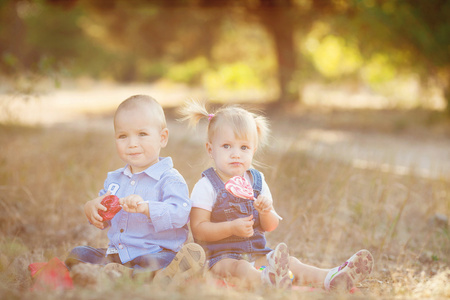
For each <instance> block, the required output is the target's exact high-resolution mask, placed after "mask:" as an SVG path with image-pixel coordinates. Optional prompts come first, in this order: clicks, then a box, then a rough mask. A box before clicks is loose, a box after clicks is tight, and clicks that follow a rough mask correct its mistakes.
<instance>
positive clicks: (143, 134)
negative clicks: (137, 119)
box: [139, 132, 147, 136]
mask: <svg viewBox="0 0 450 300" xmlns="http://www.w3.org/2000/svg"><path fill="white" fill-rule="evenodd" d="M139 135H140V136H146V135H147V133H146V132H141V133H139Z"/></svg>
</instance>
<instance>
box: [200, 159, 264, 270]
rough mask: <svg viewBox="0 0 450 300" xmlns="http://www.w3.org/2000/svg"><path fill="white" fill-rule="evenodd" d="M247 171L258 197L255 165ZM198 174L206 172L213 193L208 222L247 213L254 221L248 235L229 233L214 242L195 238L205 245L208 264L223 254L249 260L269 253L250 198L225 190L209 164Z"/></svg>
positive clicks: (215, 221) (228, 219)
mask: <svg viewBox="0 0 450 300" xmlns="http://www.w3.org/2000/svg"><path fill="white" fill-rule="evenodd" d="M250 172H251V174H252V176H253V191H254V196H255V197H258V195H259V193H260V192H261V188H262V178H261V174H260V172H259V171H257V170H255V169H250ZM202 176H206V177H207V178H208V179H209V181H210V182H211V184H212V186H213V187H214V190H215V191H216V193H217V200H216V203H215V204H214V206H213V208H212V212H211V222H213V223H219V222H226V221H232V220H235V219H237V218H244V217H247V216H249V215H251V214H253V220H254V221H255V223H254V225H253V230H254V234H253V236H251V237H238V236H235V235H233V236H230V237H227V238H225V239H222V240H220V241H215V242H202V241H196V242H197V243H199V244H200V245H202V246H203V248H204V249H205V252H206V255H207V259H208V260H209V267H210V268H211V267H212V266H213V265H214V264H215V263H217V262H218V261H220V260H222V259H224V258H233V259H238V260H239V259H245V260H248V261H250V262H252V261H255V260H256V258H257V257H258V256H261V255H266V254H267V253H269V252H270V251H271V249H270V248H267V247H266V238H265V237H264V231H263V229H262V228H261V224H260V220H259V213H258V211H257V210H256V209H255V208H254V207H253V200H250V199H242V198H238V197H235V196H233V195H232V194H231V193H229V192H228V191H227V190H226V189H225V184H224V183H223V182H222V180H221V179H220V178H219V176H218V175H217V174H216V172H215V171H214V169H213V168H209V169H208V170H206V171H204V172H203V173H202Z"/></svg>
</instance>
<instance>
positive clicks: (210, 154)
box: [206, 142, 212, 158]
mask: <svg viewBox="0 0 450 300" xmlns="http://www.w3.org/2000/svg"><path fill="white" fill-rule="evenodd" d="M206 152H208V155H209V157H210V158H212V145H211V143H210V142H207V143H206Z"/></svg>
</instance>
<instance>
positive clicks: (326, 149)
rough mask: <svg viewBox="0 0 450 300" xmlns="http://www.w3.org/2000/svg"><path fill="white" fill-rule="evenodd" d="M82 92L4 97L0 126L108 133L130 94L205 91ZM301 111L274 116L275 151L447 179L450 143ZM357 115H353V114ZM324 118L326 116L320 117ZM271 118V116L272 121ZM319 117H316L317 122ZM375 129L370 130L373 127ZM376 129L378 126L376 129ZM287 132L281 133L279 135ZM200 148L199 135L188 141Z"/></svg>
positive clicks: (180, 133) (177, 96)
mask: <svg viewBox="0 0 450 300" xmlns="http://www.w3.org/2000/svg"><path fill="white" fill-rule="evenodd" d="M86 85H87V86H85V87H84V89H79V88H78V87H72V88H70V87H68V88H65V89H64V90H57V91H54V92H51V93H42V94H41V95H40V96H39V97H34V98H29V99H28V100H27V101H20V100H17V99H12V98H11V99H9V98H7V96H5V95H3V96H2V95H0V96H2V101H3V106H4V107H2V109H1V111H0V122H1V121H2V120H5V118H7V117H8V114H9V113H13V114H14V116H15V117H16V118H17V120H18V121H19V122H22V123H25V124H30V125H36V124H39V125H41V126H44V127H55V126H58V127H62V128H67V129H77V130H85V131H87V130H100V131H105V132H112V126H111V115H112V112H113V111H114V109H115V108H116V107H117V105H118V104H119V103H120V102H121V101H123V99H125V98H127V97H128V96H130V95H132V94H149V95H153V96H154V97H155V98H156V99H158V100H159V101H160V102H161V103H162V105H163V106H165V107H166V108H169V107H174V106H177V105H179V104H180V103H182V102H183V101H185V100H186V99H188V97H187V96H186V95H189V98H194V99H204V98H205V95H204V92H202V91H200V90H192V89H189V90H188V89H187V88H185V87H183V86H164V85H162V86H161V85H158V86H156V85H155V86H152V85H139V84H133V85H127V86H117V85H112V84H107V83H101V84H95V85H92V84H90V83H86ZM320 114H321V113H320V112H319V113H317V112H314V111H310V112H308V113H303V115H302V116H300V117H296V120H295V121H294V122H291V121H292V120H288V119H286V118H284V117H283V116H282V115H281V116H278V117H277V116H275V117H274V118H273V120H271V121H272V123H273V139H274V141H273V143H272V147H274V149H275V150H276V151H286V150H287V149H290V150H299V151H304V152H305V153H307V155H310V156H312V157H319V158H321V157H323V158H327V159H330V158H332V159H337V160H340V161H344V162H349V163H351V164H352V165H353V166H354V167H355V168H365V169H378V170H382V171H385V172H392V173H395V174H399V175H406V174H410V173H412V174H415V175H417V176H421V177H424V178H436V179H445V180H450V140H449V139H448V138H447V139H445V138H443V137H442V135H441V136H434V135H432V134H430V135H428V134H426V133H425V134H424V133H422V134H421V135H411V134H402V133H400V134H398V133H395V134H393V133H390V132H378V131H376V130H364V129H363V130H360V129H358V128H357V126H358V124H355V126H356V128H351V129H348V128H340V126H332V127H331V128H330V126H329V125H327V122H323V121H322V122H320V121H319V122H317V120H316V121H314V117H315V116H317V115H320ZM355 114H357V113H356V112H355ZM174 116H175V115H174V114H173V113H172V114H171V115H168V120H169V128H170V130H171V137H172V138H175V139H177V138H179V139H182V138H185V136H186V126H185V124H180V123H178V122H177V121H175V120H174ZM320 117H321V118H322V119H323V118H330V117H329V116H325V117H324V115H323V114H322V115H321V116H320ZM271 119H272V118H271ZM316 119H317V118H316ZM375 127H376V125H375ZM375 127H373V128H372V129H374V128H375ZM375 129H376V128H375ZM283 132H284V133H286V132H288V133H289V134H280V133H283ZM192 139H193V141H195V142H198V143H201V144H203V142H204V140H203V137H196V138H192Z"/></svg>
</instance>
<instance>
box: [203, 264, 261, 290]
mask: <svg viewBox="0 0 450 300" xmlns="http://www.w3.org/2000/svg"><path fill="white" fill-rule="evenodd" d="M211 271H212V272H213V273H214V274H215V275H217V276H219V277H222V278H227V279H230V281H231V282H232V283H234V284H237V285H243V287H245V288H254V287H257V286H260V285H262V281H261V271H259V270H257V269H256V268H255V267H254V266H253V265H252V264H250V263H249V262H248V261H246V260H236V259H232V258H225V259H222V260H221V261H219V262H218V263H216V264H215V265H214V266H213V267H212V268H211Z"/></svg>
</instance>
